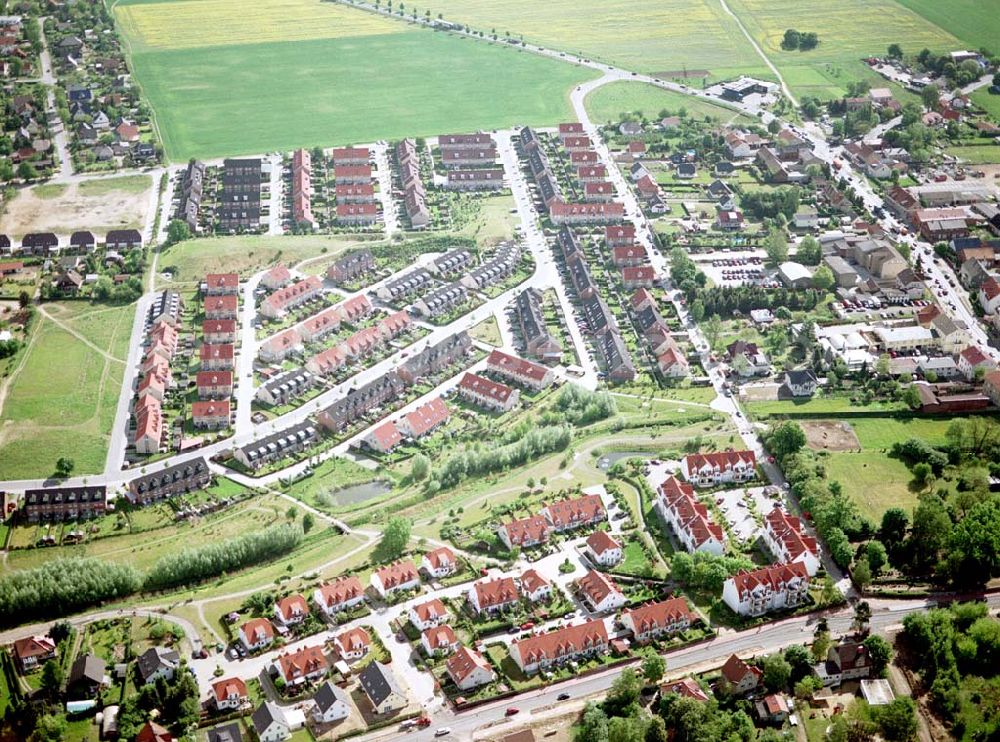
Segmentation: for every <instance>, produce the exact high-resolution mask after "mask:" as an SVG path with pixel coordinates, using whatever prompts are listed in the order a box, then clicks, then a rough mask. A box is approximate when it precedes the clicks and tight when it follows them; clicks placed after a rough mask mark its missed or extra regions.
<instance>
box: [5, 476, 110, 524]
mask: <svg viewBox="0 0 1000 742" xmlns="http://www.w3.org/2000/svg"><path fill="white" fill-rule="evenodd" d="M107 499H108V488H107V487H106V486H104V485H92V486H86V487H42V488H40V489H30V490H26V491H25V493H24V507H23V513H24V518H25V520H27V521H28V522H29V523H38V522H40V521H43V522H44V521H63V520H84V519H88V518H96V517H98V516H100V515H104V512H105V509H106V508H107Z"/></svg>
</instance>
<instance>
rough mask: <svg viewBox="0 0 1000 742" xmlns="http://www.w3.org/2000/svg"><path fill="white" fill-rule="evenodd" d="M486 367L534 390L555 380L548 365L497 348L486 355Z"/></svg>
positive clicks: (542, 387)
mask: <svg viewBox="0 0 1000 742" xmlns="http://www.w3.org/2000/svg"><path fill="white" fill-rule="evenodd" d="M486 368H487V369H488V370H489V371H491V372H493V373H495V374H496V375H497V376H500V377H501V378H504V379H507V380H508V381H512V382H513V383H515V384H520V385H521V386H524V387H527V388H528V389H531V390H533V391H536V392H538V391H541V390H542V389H545V388H546V387H548V386H549V385H550V384H551V383H552V382H553V381H554V380H555V374H554V372H553V371H552V369H551V368H549V367H548V366H543V365H541V364H539V363H532V362H531V361H526V360H524V359H523V358H518V357H517V356H513V355H511V354H509V353H504V352H502V351H499V350H494V351H491V352H490V354H489V355H488V356H487V357H486Z"/></svg>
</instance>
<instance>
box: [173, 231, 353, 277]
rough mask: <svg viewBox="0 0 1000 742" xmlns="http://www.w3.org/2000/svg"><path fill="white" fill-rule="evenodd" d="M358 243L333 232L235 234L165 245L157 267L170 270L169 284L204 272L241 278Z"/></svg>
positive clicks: (333, 252)
mask: <svg viewBox="0 0 1000 742" xmlns="http://www.w3.org/2000/svg"><path fill="white" fill-rule="evenodd" d="M360 244H361V243H360V242H358V241H357V240H354V239H351V238H349V237H341V236H337V235H303V236H286V237H282V238H281V239H280V240H275V239H274V238H273V237H264V236H261V235H237V236H230V237H211V238H206V239H197V240H188V241H187V242H180V243H178V244H176V245H173V246H172V247H169V248H168V249H167V250H165V251H164V252H163V254H162V255H161V256H160V262H159V268H160V270H161V271H164V272H167V271H169V272H171V273H173V277H174V278H173V283H192V282H197V281H201V280H202V279H203V278H204V277H205V274H206V273H213V272H218V271H222V270H226V271H236V272H238V273H240V275H241V276H243V277H244V278H249V277H250V276H251V275H252V274H254V273H256V272H257V271H260V270H262V269H264V268H267V267H269V266H271V265H274V264H275V263H278V262H284V263H286V264H288V265H289V266H291V265H294V264H295V263H298V262H299V261H302V260H306V259H307V258H313V257H318V256H320V255H323V254H324V253H329V254H330V255H331V256H332V255H335V254H336V253H338V252H341V251H343V250H348V249H350V248H352V247H357V246H359V245H360Z"/></svg>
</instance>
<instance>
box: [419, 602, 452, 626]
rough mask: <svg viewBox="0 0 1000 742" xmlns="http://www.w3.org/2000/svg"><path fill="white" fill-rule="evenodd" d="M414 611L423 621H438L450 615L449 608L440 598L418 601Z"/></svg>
mask: <svg viewBox="0 0 1000 742" xmlns="http://www.w3.org/2000/svg"><path fill="white" fill-rule="evenodd" d="M413 612H414V613H416V614H417V618H419V619H420V620H421V622H423V623H427V622H428V621H437V620H439V619H441V618H442V617H443V616H447V615H448V609H447V608H445V607H444V603H442V602H441V599H440V598H431V599H430V600H428V601H427V602H425V603H418V604H417V605H415V606H413Z"/></svg>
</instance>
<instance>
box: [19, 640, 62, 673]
mask: <svg viewBox="0 0 1000 742" xmlns="http://www.w3.org/2000/svg"><path fill="white" fill-rule="evenodd" d="M56 654H57V651H56V643H55V641H53V639H52V638H51V637H48V636H29V637H25V638H24V639H18V640H17V641H15V642H14V659H15V660H17V664H18V666H19V667H20V668H21V672H30V671H32V670H34V669H36V668H38V667H40V666H41V665H43V664H45V663H46V662H48V661H49V660H51V659H55V657H56Z"/></svg>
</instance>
